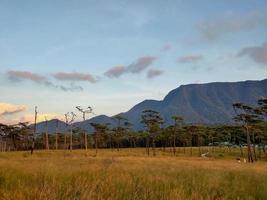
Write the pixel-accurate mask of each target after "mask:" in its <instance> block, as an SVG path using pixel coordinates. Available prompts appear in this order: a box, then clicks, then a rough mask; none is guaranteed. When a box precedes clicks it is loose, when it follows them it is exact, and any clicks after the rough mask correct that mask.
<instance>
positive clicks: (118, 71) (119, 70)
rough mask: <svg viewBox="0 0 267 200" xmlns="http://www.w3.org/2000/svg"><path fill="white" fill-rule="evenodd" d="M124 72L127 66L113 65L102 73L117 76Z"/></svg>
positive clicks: (110, 76)
mask: <svg viewBox="0 0 267 200" xmlns="http://www.w3.org/2000/svg"><path fill="white" fill-rule="evenodd" d="M126 72H127V68H126V67H125V66H123V65H120V66H115V67H112V68H110V69H109V70H108V71H106V72H105V73H104V75H105V76H107V77H109V78H118V77H120V76H121V75H122V74H124V73H126Z"/></svg>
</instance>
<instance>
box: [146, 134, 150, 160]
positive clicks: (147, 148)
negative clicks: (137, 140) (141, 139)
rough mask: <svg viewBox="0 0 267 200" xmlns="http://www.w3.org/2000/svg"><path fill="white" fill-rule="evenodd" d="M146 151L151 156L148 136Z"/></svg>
mask: <svg viewBox="0 0 267 200" xmlns="http://www.w3.org/2000/svg"><path fill="white" fill-rule="evenodd" d="M146 153H147V155H148V156H149V137H147V138H146Z"/></svg>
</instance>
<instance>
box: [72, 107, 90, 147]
mask: <svg viewBox="0 0 267 200" xmlns="http://www.w3.org/2000/svg"><path fill="white" fill-rule="evenodd" d="M76 109H77V110H78V111H80V112H81V113H82V115H83V122H85V117H86V114H90V113H93V108H92V107H90V106H88V107H87V108H86V109H83V108H81V107H80V106H76ZM84 148H85V150H87V133H86V131H85V130H84Z"/></svg>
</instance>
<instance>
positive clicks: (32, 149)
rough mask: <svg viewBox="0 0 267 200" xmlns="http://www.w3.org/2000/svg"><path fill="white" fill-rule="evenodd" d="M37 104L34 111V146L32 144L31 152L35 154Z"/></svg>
mask: <svg viewBox="0 0 267 200" xmlns="http://www.w3.org/2000/svg"><path fill="white" fill-rule="evenodd" d="M37 114H38V112H37V106H35V112H34V126H33V136H32V146H31V154H33V151H34V147H35V137H36V128H37V127H36V122H37Z"/></svg>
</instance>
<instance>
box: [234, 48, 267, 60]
mask: <svg viewBox="0 0 267 200" xmlns="http://www.w3.org/2000/svg"><path fill="white" fill-rule="evenodd" d="M243 56H248V57H250V58H251V59H252V60H254V61H255V62H257V63H260V64H267V43H264V44H262V45H261V46H251V47H245V48H243V49H241V50H240V51H239V53H238V54H237V57H243Z"/></svg>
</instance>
